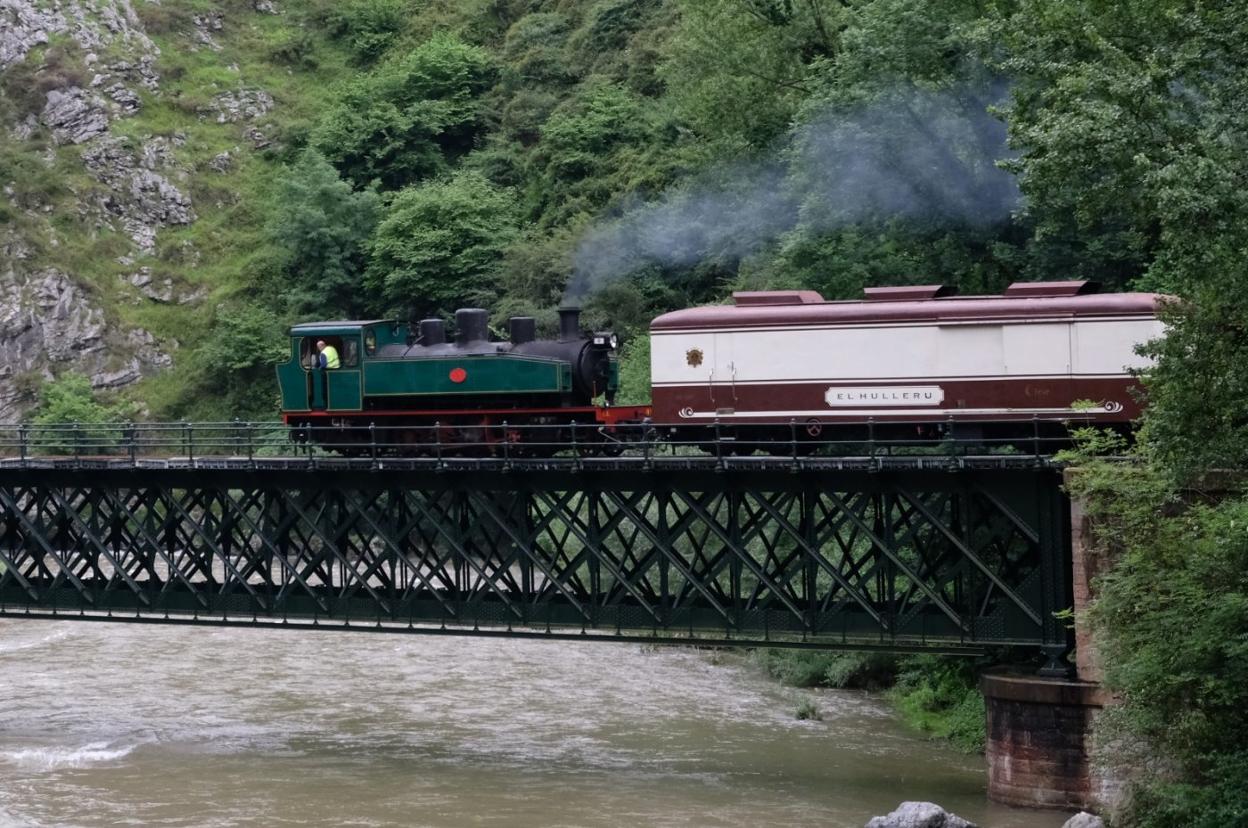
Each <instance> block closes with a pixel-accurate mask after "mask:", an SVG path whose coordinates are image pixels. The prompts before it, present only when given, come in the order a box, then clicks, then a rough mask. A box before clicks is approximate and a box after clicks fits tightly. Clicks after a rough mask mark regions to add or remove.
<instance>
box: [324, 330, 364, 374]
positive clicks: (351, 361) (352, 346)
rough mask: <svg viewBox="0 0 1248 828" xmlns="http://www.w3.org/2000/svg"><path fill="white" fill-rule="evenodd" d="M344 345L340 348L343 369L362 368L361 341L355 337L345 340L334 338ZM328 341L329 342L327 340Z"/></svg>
mask: <svg viewBox="0 0 1248 828" xmlns="http://www.w3.org/2000/svg"><path fill="white" fill-rule="evenodd" d="M334 338H335V339H338V340H339V341H340V342H341V343H342V344H341V345H339V346H338V354H339V356H340V357H341V359H342V367H343V368H358V367H359V366H360V340H359V339H357V338H355V337H354V336H352V337H348V338H347V339H343V338H342V337H334ZM326 341H328V340H326Z"/></svg>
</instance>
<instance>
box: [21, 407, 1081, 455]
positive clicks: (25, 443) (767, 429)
mask: <svg viewBox="0 0 1248 828" xmlns="http://www.w3.org/2000/svg"><path fill="white" fill-rule="evenodd" d="M1056 425H1058V424H1054V423H1052V422H1048V421H1041V420H1039V419H1038V418H1037V419H1033V420H1032V421H1030V422H1026V421H1024V422H1021V423H1016V424H1014V427H1013V430H1012V431H1011V433H1010V434H1009V435H1008V436H992V435H987V436H985V435H982V434H978V433H972V432H970V431H968V430H967V426H966V425H965V424H962V423H957V422H954V421H953V420H952V419H950V420H948V422H947V423H942V424H941V428H940V429H939V430H937V431H936V433H932V429H931V426H930V424H928V425H927V430H926V431H925V432H920V431H919V430H918V428H917V427H916V428H915V429H914V430H913V433H906V432H904V431H899V430H898V429H897V427H896V424H895V423H890V424H887V425H884V424H878V423H876V422H875V421H871V420H869V421H867V422H865V423H862V424H859V425H857V426H855V427H854V428H853V429H852V430H848V429H840V430H836V431H834V430H832V429H830V428H827V429H818V430H816V429H814V428H811V427H809V426H808V425H807V424H804V423H801V422H798V421H793V422H790V423H787V424H769V425H753V424H751V425H741V424H735V423H732V424H729V423H722V422H721V423H711V424H705V425H687V424H683V423H682V424H670V425H669V424H656V423H638V424H621V425H617V426H614V427H607V426H600V425H596V424H586V423H576V422H568V423H564V424H560V423H550V424H544V425H530V424H525V425H512V424H508V423H506V422H502V423H493V424H483V425H472V424H464V423H449V422H448V423H445V424H443V423H437V424H435V425H430V426H410V425H402V426H396V425H387V424H384V423H383V424H377V423H370V424H369V425H367V426H363V427H362V426H359V425H356V424H343V423H339V424H334V422H333V421H332V420H330V421H328V422H327V423H325V424H317V425H311V426H309V425H306V424H305V425H301V426H287V425H285V424H283V423H280V422H271V421H270V422H247V421H241V420H234V421H228V422H125V423H121V422H104V423H89V422H82V423H67V424H47V425H40V424H0V458H4V459H5V460H6V461H8V462H9V464H12V462H13V461H17V462H18V463H25V462H34V461H36V460H38V459H40V458H67V457H68V458H79V459H85V458H111V459H115V460H124V459H129V460H131V461H135V460H137V459H138V458H150V457H164V458H185V459H188V460H194V459H196V458H211V457H218V458H220V457H229V458H245V459H249V460H254V459H257V458H264V457H307V458H319V457H328V456H336V455H343V456H347V457H362V458H372V459H375V460H376V459H381V458H386V457H395V456H422V457H430V458H454V457H483V458H495V459H501V460H504V461H506V460H512V459H515V460H520V459H525V458H563V459H565V460H569V461H574V462H575V461H579V460H583V459H588V458H598V457H615V456H620V455H627V456H640V457H646V458H648V457H654V456H659V455H691V456H699V457H712V458H720V459H723V458H734V457H742V456H747V455H753V454H758V455H769V456H772V457H777V458H791V459H793V460H797V459H799V458H803V457H806V456H810V455H819V456H837V457H880V456H893V455H910V456H922V455H931V456H938V457H967V456H1002V457H1017V458H1027V457H1031V458H1035V459H1041V458H1048V457H1051V456H1052V455H1053V454H1055V453H1056V452H1057V451H1058V450H1060V449H1061V448H1063V447H1065V446H1067V445H1068V444H1069V442H1070V439H1069V436H1068V435H1067V434H1066V433H1065V431H1064V429H1061V428H1056V427H1055V426H1056Z"/></svg>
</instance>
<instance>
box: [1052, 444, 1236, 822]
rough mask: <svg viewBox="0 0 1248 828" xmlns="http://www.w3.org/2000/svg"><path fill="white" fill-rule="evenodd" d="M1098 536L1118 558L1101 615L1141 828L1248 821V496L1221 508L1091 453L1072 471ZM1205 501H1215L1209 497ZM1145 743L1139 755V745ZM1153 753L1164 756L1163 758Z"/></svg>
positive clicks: (1102, 592) (1131, 816) (1100, 602)
mask: <svg viewBox="0 0 1248 828" xmlns="http://www.w3.org/2000/svg"><path fill="white" fill-rule="evenodd" d="M1072 488H1073V490H1074V492H1075V493H1076V494H1078V495H1080V496H1082V497H1083V498H1084V502H1085V504H1087V506H1088V511H1087V514H1088V516H1089V517H1090V518H1091V522H1090V526H1091V527H1092V529H1093V532H1094V535H1093V538H1094V542H1095V543H1096V544H1097V545H1098V546H1099V547H1101V548H1107V549H1111V550H1114V552H1115V553H1116V555H1117V557H1118V559H1117V561H1116V563H1115V565H1114V567H1113V569H1112V570H1111V571H1110V572H1109V573H1108V574H1106V575H1104V576H1102V577H1101V578H1100V579H1099V581H1098V583H1097V589H1098V592H1099V595H1098V597H1097V601H1096V604H1095V605H1094V607H1093V609H1092V615H1091V620H1092V622H1093V623H1094V624H1095V625H1096V629H1097V633H1098V644H1099V646H1100V648H1101V653H1102V656H1103V658H1104V660H1105V666H1106V679H1107V682H1108V683H1109V685H1110V687H1111V688H1113V690H1114V691H1115V692H1116V693H1117V694H1118V695H1119V696H1120V698H1121V703H1120V704H1119V705H1115V706H1114V707H1112V708H1108V709H1107V711H1106V714H1107V719H1106V722H1105V724H1106V725H1107V726H1108V728H1109V732H1110V735H1112V736H1122V735H1125V736H1126V737H1127V738H1125V739H1120V740H1117V741H1116V742H1115V744H1116V745H1117V751H1116V754H1117V756H1116V758H1117V759H1118V760H1119V761H1122V762H1124V764H1126V765H1127V766H1128V767H1129V768H1130V772H1131V781H1132V791H1131V796H1130V797H1129V799H1128V808H1127V812H1126V813H1124V814H1121V815H1119V816H1120V819H1118V820H1117V821H1116V822H1115V824H1116V825H1117V824H1122V825H1126V826H1134V827H1135V828H1162V826H1170V825H1191V826H1201V827H1202V828H1220V826H1223V825H1239V824H1243V823H1244V820H1245V819H1246V818H1248V749H1246V748H1245V746H1246V745H1248V719H1246V718H1245V716H1244V714H1243V711H1244V709H1245V707H1248V533H1245V527H1248V499H1245V498H1244V497H1243V495H1242V494H1239V495H1236V494H1234V493H1228V494H1227V499H1226V500H1224V501H1222V502H1221V503H1217V504H1212V505H1210V504H1207V503H1200V502H1196V503H1193V500H1194V499H1196V497H1197V496H1196V493H1194V492H1192V491H1190V490H1188V491H1186V492H1185V491H1182V490H1176V489H1174V488H1173V487H1172V486H1171V484H1170V481H1169V480H1167V479H1166V477H1165V476H1164V475H1162V474H1160V473H1159V471H1158V470H1157V469H1155V468H1149V467H1148V466H1146V465H1138V466H1135V467H1133V468H1124V467H1123V466H1122V465H1121V464H1119V463H1115V464H1108V463H1104V462H1097V461H1090V462H1087V461H1085V462H1084V464H1083V466H1082V468H1080V469H1079V472H1078V474H1077V475H1075V476H1074V477H1072ZM1202 499H1203V497H1202ZM1132 751H1134V754H1133V753H1132ZM1155 757H1164V761H1163V762H1161V763H1158V762H1156V761H1154V759H1155Z"/></svg>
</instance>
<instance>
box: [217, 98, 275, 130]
mask: <svg viewBox="0 0 1248 828" xmlns="http://www.w3.org/2000/svg"><path fill="white" fill-rule="evenodd" d="M272 108H273V96H272V95H270V94H269V93H268V92H265V91H264V90H263V89H238V90H236V91H234V92H222V93H221V94H220V95H217V96H216V97H215V98H213V99H212V104H211V106H210V107H209V109H210V111H212V112H215V113H216V114H217V123H219V124H227V123H237V122H239V121H254V120H255V119H257V118H259V117H260V116H262V115H264V114H265V113H266V112H268V111H269V110H270V109H272Z"/></svg>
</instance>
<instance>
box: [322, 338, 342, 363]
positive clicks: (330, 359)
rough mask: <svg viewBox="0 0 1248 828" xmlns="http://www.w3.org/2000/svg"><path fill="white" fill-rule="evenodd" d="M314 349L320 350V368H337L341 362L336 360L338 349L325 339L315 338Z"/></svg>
mask: <svg viewBox="0 0 1248 828" xmlns="http://www.w3.org/2000/svg"><path fill="white" fill-rule="evenodd" d="M316 350H318V351H320V353H321V357H320V367H321V368H337V367H338V366H339V365H341V363H340V362H339V360H338V349H337V348H335V347H334V346H333V345H328V344H326V342H325V340H323V339H318V340H316Z"/></svg>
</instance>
